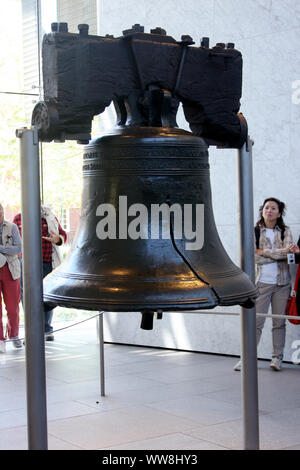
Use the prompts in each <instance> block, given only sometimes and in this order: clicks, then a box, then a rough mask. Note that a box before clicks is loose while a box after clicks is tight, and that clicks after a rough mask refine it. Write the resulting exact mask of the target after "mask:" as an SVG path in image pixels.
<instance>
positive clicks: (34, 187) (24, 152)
mask: <svg viewBox="0 0 300 470" xmlns="http://www.w3.org/2000/svg"><path fill="white" fill-rule="evenodd" d="M16 135H17V137H19V138H20V150H21V194H22V257H23V263H22V264H23V292H24V301H23V305H24V312H25V339H26V343H25V344H26V384H27V426H28V447H29V449H30V450H46V449H47V405H46V373H45V369H46V368H45V345H44V315H43V311H44V309H43V300H42V299H43V287H42V278H43V276H42V242H41V240H42V237H41V208H40V175H39V142H38V133H37V128H36V127H32V128H30V129H27V128H24V129H18V130H17V131H16Z"/></svg>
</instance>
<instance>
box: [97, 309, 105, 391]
mask: <svg viewBox="0 0 300 470" xmlns="http://www.w3.org/2000/svg"><path fill="white" fill-rule="evenodd" d="M103 315H104V312H99V316H98V328H99V354H100V394H101V397H104V396H105V370H104V337H103Z"/></svg>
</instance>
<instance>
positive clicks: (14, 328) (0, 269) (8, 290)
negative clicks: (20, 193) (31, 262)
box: [0, 204, 22, 353]
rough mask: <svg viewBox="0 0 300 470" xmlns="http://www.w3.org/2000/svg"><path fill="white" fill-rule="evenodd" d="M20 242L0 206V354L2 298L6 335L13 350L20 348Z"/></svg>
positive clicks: (2, 347) (2, 348)
mask: <svg viewBox="0 0 300 470" xmlns="http://www.w3.org/2000/svg"><path fill="white" fill-rule="evenodd" d="M21 250H22V242H21V238H20V235H19V232H18V227H17V226H16V225H15V224H12V223H11V222H7V221H6V220H5V219H4V209H3V206H2V204H0V353H5V352H6V342H5V336H4V331H3V321H2V296H3V300H4V304H5V308H6V312H7V335H8V338H9V339H10V341H11V342H12V344H13V346H14V347H15V348H21V347H22V341H21V340H20V339H19V303H20V274H21V270H20V263H19V260H18V255H19V254H20V253H21Z"/></svg>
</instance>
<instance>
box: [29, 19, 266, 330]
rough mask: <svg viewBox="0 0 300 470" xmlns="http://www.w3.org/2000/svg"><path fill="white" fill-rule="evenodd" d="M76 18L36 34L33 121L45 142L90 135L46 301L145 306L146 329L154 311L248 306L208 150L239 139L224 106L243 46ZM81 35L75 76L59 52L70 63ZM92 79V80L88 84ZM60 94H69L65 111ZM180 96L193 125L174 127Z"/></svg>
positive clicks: (249, 288) (250, 298)
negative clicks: (107, 117)
mask: <svg viewBox="0 0 300 470" xmlns="http://www.w3.org/2000/svg"><path fill="white" fill-rule="evenodd" d="M80 26H81V28H80V32H79V34H78V35H76V34H70V33H68V32H67V31H66V29H65V27H64V28H62V27H61V26H60V24H58V25H57V24H55V25H54V26H53V29H52V33H50V34H49V35H46V37H45V38H44V41H43V59H44V62H45V61H46V64H47V65H45V66H44V69H43V73H44V83H45V92H46V94H45V101H44V102H40V103H38V104H37V105H36V107H35V109H34V111H33V118H32V122H33V124H35V125H38V127H39V136H40V139H41V140H44V141H49V140H53V139H54V140H59V141H64V140H65V139H77V140H78V141H80V142H81V143H86V145H85V147H84V152H83V179H84V185H83V193H82V203H81V216H80V224H79V227H78V230H77V234H76V236H75V239H74V242H73V245H72V247H71V250H70V252H69V254H68V255H67V257H66V259H65V260H64V262H63V263H62V264H61V265H60V266H59V267H58V268H56V269H55V270H54V271H53V272H52V273H51V274H50V275H48V276H47V277H46V278H45V280H44V302H45V304H46V306H48V308H52V307H53V306H56V305H59V306H64V307H70V308H78V309H86V310H103V311H117V312H132V311H135V312H141V313H142V325H141V326H142V327H143V328H146V329H151V328H152V320H153V314H154V312H159V313H162V312H164V311H178V310H199V309H212V308H214V307H216V306H218V305H223V306H230V305H242V306H245V307H252V306H253V305H254V301H255V298H256V297H257V290H256V288H255V286H254V285H253V283H252V282H251V280H250V279H249V277H248V276H247V275H246V274H245V273H244V272H243V271H242V270H241V269H240V268H239V267H237V266H236V265H235V264H234V263H233V262H232V261H231V260H230V258H229V256H228V255H227V253H226V251H225V249H224V247H223V245H222V243H221V240H220V238H219V235H218V233H217V229H216V226H215V221H214V215H213V209H212V197H211V187H210V175H209V155H208V145H209V144H210V143H211V142H212V141H214V142H216V144H218V143H220V142H221V143H222V144H223V145H227V146H231V147H238V146H239V145H241V142H242V141H243V132H244V131H243V126H242V120H241V118H240V117H239V116H238V115H237V114H236V113H235V114H233V113H232V109H236V98H237V97H238V96H239V94H240V92H241V87H240V85H241V83H240V69H241V54H240V53H239V52H238V51H236V50H235V49H234V47H228V48H227V49H224V45H217V46H216V47H215V48H212V49H210V48H209V47H208V43H207V41H206V42H204V43H203V44H202V45H201V47H199V48H196V47H191V46H192V44H193V41H192V40H191V38H190V37H189V36H184V37H183V39H182V42H181V43H178V42H176V41H175V40H173V38H171V37H170V36H167V35H166V33H165V31H164V30H162V29H161V28H156V29H155V30H151V33H150V34H145V33H144V32H143V30H141V28H142V27H140V26H139V25H135V26H134V27H133V29H132V30H127V31H125V32H124V33H123V37H121V38H113V37H111V36H109V37H105V38H101V37H99V38H98V37H95V36H89V35H88V34H87V30H86V28H82V26H83V25H80ZM82 31H84V32H83V33H82ZM68 41H70V43H69V42H68ZM82 43H84V44H85V45H86V49H85V50H86V51H87V50H88V51H89V53H93V54H91V55H90V56H89V57H88V58H87V57H86V56H85V57H81V58H82V60H84V64H83V65H82V68H81V70H82V74H80V76H79V77H76V73H75V69H74V74H72V73H71V71H70V70H68V67H62V65H61V63H62V62H61V60H60V59H61V58H62V57H63V56H60V54H63V52H65V55H64V57H65V60H67V59H68V54H67V51H68V47H72V48H73V49H74V48H76V47H78V48H80V47H81V48H82ZM70 44H71V46H70ZM67 46H68V47H67ZM87 46H89V47H87ZM64 48H65V49H64ZM82 50H83V49H82ZM53 51H56V54H54V53H53ZM71 55H72V57H73V58H74V57H75V55H76V54H75V52H74V50H73V52H72V54H71ZM77 56H78V57H79V60H80V55H79V53H78V54H77ZM49 60H50V66H51V67H50V66H49ZM51 61H52V62H51ZM69 65H70V67H73V66H74V67H75V68H76V64H73V63H72V62H70V64H69ZM60 67H62V68H61V70H60ZM70 67H69V69H70ZM195 67H196V69H195ZM197 67H198V68H197ZM199 67H200V68H199ZM205 67H206V68H205ZM50 69H51V71H50ZM77 69H78V64H77ZM200 70H201V73H202V75H203V74H207V77H206V80H203V78H202V76H200V75H199V71H200ZM60 71H61V72H62V73H60ZM65 71H67V72H65ZM99 71H100V72H101V74H102V75H101V74H99ZM96 72H97V73H96ZM222 74H223V76H222ZM91 76H92V77H94V80H95V81H96V83H94V82H93V83H90V84H89V83H88V80H89V79H90V78H89V77H91ZM96 77H97V78H96ZM209 77H211V80H209ZM230 77H231V78H232V79H233V78H234V77H238V78H237V79H236V80H234V79H233V80H232V87H233V90H231V93H230V97H234V99H233V101H232V103H230V99H229V100H228V99H227V101H226V100H225V101H222V99H221V100H220V105H219V106H220V110H218V109H217V108H216V102H217V101H216V97H215V95H214V93H220V88H219V89H218V91H216V90H214V87H213V86H212V83H213V82H216V81H218V83H220V84H221V87H222V86H223V87H225V88H224V89H223V93H224V95H225V96H226V93H227V92H228V90H226V86H227V85H224V84H225V82H226V80H225V81H224V79H225V78H226V79H228V78H230ZM70 80H71V83H70ZM72 80H81V83H84V84H85V86H86V87H87V88H86V90H82V89H80V87H73V85H72ZM97 80H98V82H97ZM197 82H198V83H197ZM226 83H228V80H227V82H226ZM54 85H55V86H54ZM205 87H208V88H209V90H208V89H206V88H205ZM64 89H68V90H70V89H74V90H75V92H74V95H72V96H71V95H70V93H69V94H68V96H67V95H63V93H62V92H61V91H62V90H64ZM78 90H79V91H78ZM82 93H83V95H84V96H83V95H82ZM221 94H222V90H221ZM227 94H228V93H227ZM64 96H65V97H66V96H67V99H68V100H71V101H69V102H68V110H67V112H66V107H65V103H63V102H61V101H60V100H59V98H60V97H61V99H62V100H63V99H64ZM197 100H198V102H197ZM111 101H113V102H114V105H115V108H116V111H117V120H118V121H117V125H116V127H115V128H114V129H112V130H111V131H110V132H108V133H106V134H105V135H101V136H100V137H98V138H95V139H93V140H90V141H89V137H90V136H89V127H88V126H89V125H90V121H91V118H92V117H93V115H94V114H96V113H99V112H102V111H103V110H104V109H105V107H106V106H107V105H108V104H109V103H110V102H111ZM180 102H181V103H182V105H183V109H184V113H185V116H186V118H187V120H188V122H189V124H190V127H191V129H192V131H193V132H188V131H185V130H182V129H179V128H178V127H177V124H176V112H177V108H178V105H179V103H180ZM228 103H229V104H228ZM222 106H223V109H222ZM226 106H227V108H226ZM228 106H229V108H228ZM230 106H231V107H232V108H230ZM72 107H73V111H74V112H75V111H76V113H75V114H72ZM226 112H227V118H226ZM224 113H225V114H224ZM197 134H198V135H197ZM213 139H215V140H213Z"/></svg>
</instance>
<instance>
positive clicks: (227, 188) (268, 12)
mask: <svg viewBox="0 0 300 470" xmlns="http://www.w3.org/2000/svg"><path fill="white" fill-rule="evenodd" d="M98 9H99V17H98V27H99V32H98V34H100V35H105V34H114V35H115V36H120V35H121V34H122V31H123V30H124V29H128V28H130V27H131V25H133V24H135V23H140V24H141V25H143V26H144V27H145V32H149V31H150V29H152V28H154V27H156V26H161V27H163V28H164V29H166V31H167V33H168V34H170V35H171V36H173V37H174V38H175V39H177V40H180V38H181V35H182V34H189V35H190V36H192V37H193V39H194V41H195V43H196V46H199V44H200V39H201V37H203V36H208V37H209V38H210V44H211V46H213V45H214V44H215V43H216V42H225V43H227V42H234V43H235V46H236V48H237V49H238V50H240V51H241V52H242V54H243V58H244V68H243V97H242V102H241V112H242V113H243V114H244V115H245V117H246V119H247V121H248V125H249V134H250V136H251V138H252V139H254V141H255V145H254V147H253V158H254V162H253V165H254V167H253V174H254V207H255V214H254V216H255V219H256V218H257V211H258V206H259V205H260V204H261V203H262V202H263V200H264V199H265V198H266V197H269V196H274V197H277V198H279V199H282V200H283V201H285V202H286V203H287V215H286V219H285V220H286V222H287V223H288V225H290V226H291V228H292V231H293V234H294V237H295V239H298V237H299V234H300V191H299V189H298V188H299V181H300V164H299V148H300V132H299V131H300V103H299V104H296V101H297V100H296V98H297V97H299V101H300V92H299V93H298V95H297V90H295V89H293V88H292V86H293V83H294V82H295V85H297V83H296V81H297V80H300V54H299V40H300V1H299V0H243V1H240V0H169V1H168V0H165V1H164V2H162V1H158V0H151V2H150V1H148V0H110V1H109V2H108V1H106V0H98ZM298 87H299V88H298V89H299V90H300V82H299V85H298ZM293 93H294V101H295V102H294V103H293V102H292V96H293ZM179 122H180V125H181V127H184V128H186V129H188V126H187V124H186V123H185V121H184V120H183V117H182V116H181V118H180V121H179ZM210 164H211V183H212V190H213V206H214V215H215V219H216V222H217V226H218V231H219V234H220V237H221V239H222V242H223V244H224V247H225V248H226V250H227V251H228V254H229V255H230V256H231V258H232V260H233V261H234V262H236V263H237V264H238V262H239V261H238V260H239V253H238V226H237V223H238V213H237V206H238V199H237V197H238V196H237V173H236V151H235V150H217V149H215V148H211V149H210ZM217 310H221V309H217ZM217 310H216V311H217ZM222 311H226V309H224V308H222ZM227 311H230V312H233V311H236V312H238V311H239V310H238V308H236V309H233V308H230V309H228V310H227ZM213 312H214V311H213ZM105 318H106V321H105V339H106V340H107V341H116V342H123V343H131V344H143V345H153V346H165V347H174V348H183V349H192V350H197V351H209V352H217V353H224V354H239V349H240V322H239V317H235V316H221V315H216V314H214V313H212V312H211V311H210V312H209V313H207V314H180V313H173V314H172V313H169V314H164V318H163V320H161V321H156V322H155V325H154V330H153V331H150V332H145V331H143V330H141V329H140V328H139V323H140V315H139V314H136V313H128V314H127V313H122V314H121V313H120V314H118V313H114V314H113V313H111V314H106V315H105ZM298 338H300V326H298V327H297V326H293V325H290V324H288V325H287V345H286V350H285V359H286V360H288V361H290V360H291V354H292V352H293V350H292V349H291V344H292V341H293V340H294V339H298ZM258 354H259V357H270V354H271V333H270V320H269V319H268V320H267V324H266V327H265V329H264V333H263V337H262V342H261V345H260V347H259V351H258Z"/></svg>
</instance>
